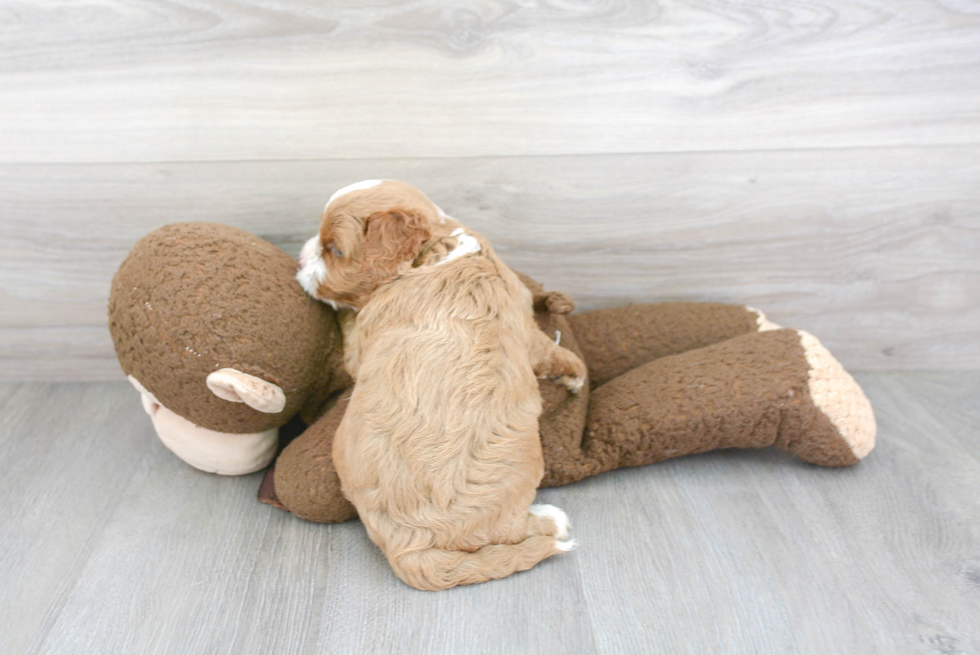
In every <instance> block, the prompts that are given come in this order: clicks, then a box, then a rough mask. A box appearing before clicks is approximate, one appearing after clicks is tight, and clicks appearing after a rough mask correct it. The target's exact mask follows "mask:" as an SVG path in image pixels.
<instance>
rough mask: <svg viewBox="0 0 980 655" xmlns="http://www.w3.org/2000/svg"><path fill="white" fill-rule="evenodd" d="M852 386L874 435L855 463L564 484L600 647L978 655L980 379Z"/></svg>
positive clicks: (676, 465) (748, 461)
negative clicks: (873, 417)
mask: <svg viewBox="0 0 980 655" xmlns="http://www.w3.org/2000/svg"><path fill="white" fill-rule="evenodd" d="M858 379H859V381H860V382H861V383H862V384H863V385H864V387H865V389H866V391H867V393H868V396H869V397H870V399H871V401H872V403H873V404H874V405H875V408H876V413H877V415H878V418H879V426H880V432H879V434H880V436H879V445H878V447H877V449H876V450H875V451H874V452H873V453H872V454H871V455H870V456H869V457H868V459H867V460H866V461H864V462H862V463H861V464H860V465H858V466H856V467H853V468H849V469H844V470H831V469H820V468H817V467H812V466H809V465H804V464H802V463H798V462H796V461H794V460H792V459H791V458H789V457H788V456H784V455H783V454H781V453H778V452H772V451H756V452H744V451H743V452H734V451H733V452H718V453H712V454H708V455H704V456H698V457H693V458H685V459H681V460H676V461H672V462H669V463H666V464H664V465H660V466H658V467H651V468H647V469H634V470H630V471H618V472H615V473H613V474H611V475H607V476H601V477H599V478H596V479H592V480H589V481H586V482H584V483H582V484H580V485H578V486H577V487H576V488H575V490H574V491H575V493H574V494H570V495H569V501H568V502H567V503H566V504H567V505H568V507H567V508H566V509H567V510H568V511H569V514H570V516H573V517H575V516H586V517H589V520H587V521H582V520H581V519H580V520H579V521H578V523H577V525H576V536H577V537H578V538H580V539H581V542H582V548H581V549H580V550H579V552H578V553H577V557H578V564H579V570H580V574H581V579H582V584H583V586H584V588H585V592H586V598H587V601H588V607H589V610H590V616H591V619H592V622H593V624H594V625H601V626H604V627H605V628H606V629H601V630H597V631H596V633H597V642H598V645H599V650H600V652H610V653H613V652H669V653H702V652H726V653H760V652H762V653H784V652H785V653H925V652H963V653H974V652H978V651H980V627H978V626H980V623H978V622H977V620H976V619H977V617H978V616H980V596H978V594H977V589H976V578H977V570H978V566H980V558H978V555H980V550H978V544H980V491H978V488H977V485H976V480H977V479H978V476H980V457H978V454H977V453H978V451H977V445H978V444H980V440H978V434H977V428H976V426H977V425H978V423H980V404H978V402H977V397H978V393H977V392H978V390H980V377H978V375H977V374H976V373H970V374H965V373H963V374H946V375H941V374H924V373H915V374H885V373H879V374H862V375H859V376H858ZM951 408H952V411H950V409H951ZM569 492H571V489H569ZM627 526H629V527H627ZM623 599H629V601H628V602H623ZM612 626H615V629H609V628H610V627H612Z"/></svg>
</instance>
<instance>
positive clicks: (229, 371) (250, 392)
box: [207, 368, 286, 414]
mask: <svg viewBox="0 0 980 655" xmlns="http://www.w3.org/2000/svg"><path fill="white" fill-rule="evenodd" d="M207 384H208V389H210V390H211V393H213V394H214V395H216V396H217V397H218V398H223V399H224V400H227V401H230V402H233V403H245V404H246V405H248V406H249V407H251V408H252V409H255V410H258V411H260V412H264V413H266V414H278V413H279V412H281V411H282V410H283V408H284V407H285V406H286V394H284V393H283V391H282V388H281V387H280V386H279V385H276V384H273V383H271V382H266V381H265V380H263V379H262V378H259V377H256V376H254V375H249V374H248V373H242V372H241V371H239V370H236V369H233V368H223V369H221V370H219V371H215V372H214V373H211V374H210V375H208V379H207Z"/></svg>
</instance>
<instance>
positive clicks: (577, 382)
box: [554, 375, 585, 393]
mask: <svg viewBox="0 0 980 655" xmlns="http://www.w3.org/2000/svg"><path fill="white" fill-rule="evenodd" d="M554 381H555V382H557V383H558V384H560V385H561V386H563V387H565V388H566V389H568V391H569V392H571V393H578V392H579V391H581V390H582V387H583V386H585V378H584V377H572V376H570V375H560V376H558V377H557V378H554Z"/></svg>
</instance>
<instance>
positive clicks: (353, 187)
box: [324, 180, 384, 210]
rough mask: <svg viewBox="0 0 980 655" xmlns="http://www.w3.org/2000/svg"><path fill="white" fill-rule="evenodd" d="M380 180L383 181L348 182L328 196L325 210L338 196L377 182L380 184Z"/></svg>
mask: <svg viewBox="0 0 980 655" xmlns="http://www.w3.org/2000/svg"><path fill="white" fill-rule="evenodd" d="M382 182H384V180H364V181H363V182H355V183H354V184H348V185H347V186H345V187H344V188H343V189H340V190H339V191H337V192H335V193H334V194H333V195H332V196H330V200H328V201H327V204H326V206H325V207H324V210H326V208H327V207H329V206H330V203H332V202H333V201H334V200H336V199H337V198H339V197H340V196H343V195H347V194H348V193H351V192H352V191H363V190H364V189H372V188H374V187H376V186H378V185H379V184H381V183H382Z"/></svg>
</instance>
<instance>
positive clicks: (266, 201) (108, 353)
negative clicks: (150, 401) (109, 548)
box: [0, 147, 980, 380]
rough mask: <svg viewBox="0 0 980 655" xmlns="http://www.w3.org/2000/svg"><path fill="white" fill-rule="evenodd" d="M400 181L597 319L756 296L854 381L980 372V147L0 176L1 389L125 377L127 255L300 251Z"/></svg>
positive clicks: (94, 169) (36, 170)
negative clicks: (368, 188) (614, 308)
mask: <svg viewBox="0 0 980 655" xmlns="http://www.w3.org/2000/svg"><path fill="white" fill-rule="evenodd" d="M371 177H393V178H400V179H405V180H408V181H410V182H413V183H415V184H417V185H418V186H420V187H421V188H423V189H425V190H426V191H427V192H428V193H429V194H430V196H431V197H432V198H433V199H435V201H436V202H438V203H439V204H440V205H442V206H443V207H444V208H445V209H446V210H447V211H450V212H451V213H452V214H453V215H455V216H457V217H458V218H459V219H460V220H462V221H464V222H465V223H467V224H468V225H470V226H471V227H472V228H474V229H476V230H479V231H481V232H483V233H484V234H485V235H486V236H487V237H488V238H489V239H490V240H491V242H493V243H494V244H495V246H496V247H497V249H498V251H499V252H500V253H501V254H502V255H503V256H504V258H505V259H506V261H508V262H509V263H510V264H511V265H512V266H514V267H515V268H518V269H520V270H524V271H526V272H527V273H529V274H532V275H534V276H536V277H538V278H539V279H540V280H541V281H543V282H545V283H546V284H547V285H549V286H550V287H552V288H556V289H562V290H565V291H567V292H569V293H571V294H572V295H573V296H574V297H575V298H576V299H577V301H578V303H579V307H580V308H582V309H588V308H593V307H599V306H610V305H617V304H624V303H627V302H651V301H657V300H678V299H686V300H714V301H725V302H735V303H748V304H751V305H754V306H756V307H760V308H762V309H764V310H765V311H766V312H767V313H768V314H769V315H770V316H771V318H772V319H773V320H775V321H777V322H779V323H782V324H784V325H790V326H796V327H801V328H804V329H807V330H809V331H811V332H813V333H814V334H816V335H817V336H818V337H820V338H821V339H823V340H824V341H825V343H827V345H828V346H829V347H830V348H831V350H832V351H833V352H835V353H836V354H837V355H838V356H839V357H840V358H841V360H842V361H843V362H844V363H845V365H847V366H849V367H852V368H859V369H909V368H912V369H914V368H920V369H921V368H977V367H980V327H978V326H980V258H978V257H977V253H980V213H978V212H980V210H978V207H980V186H978V185H977V184H976V180H977V179H980V148H976V147H938V148H897V149H854V150H837V151H823V150H812V151H798V152H751V153H748V152H734V153H687V154H660V155H607V156H585V157H528V158H523V157H515V158H466V159H408V160H357V161H334V160H331V161H319V162H256V163H187V164H138V165H137V164H115V165H109V164H106V165H32V166H20V165H17V166H14V165H0V216H2V217H3V218H2V219H0V302H2V304H3V307H4V311H3V313H2V314H0V378H5V379H13V380H17V379H49V380H50V379H119V377H120V372H119V368H118V366H117V364H116V363H115V358H114V354H113V351H112V345H111V342H110V339H109V335H108V330H107V328H106V326H105V323H106V319H105V307H106V300H107V296H108V291H109V281H110V279H111V276H112V274H113V272H114V271H115V269H116V267H117V266H118V264H119V263H120V262H121V261H122V260H123V258H124V257H125V255H126V253H127V252H128V250H129V248H130V247H131V246H132V244H133V243H135V241H136V240H137V239H139V238H140V237H141V236H143V235H144V234H145V233H147V232H149V231H150V230H152V229H154V228H156V227H158V226H160V225H163V224H165V223H168V222H174V221H181V220H212V221H217V222H223V223H229V224H233V225H237V226H239V227H242V228H244V229H247V230H249V231H252V232H254V233H256V234H259V235H260V236H263V237H265V238H267V239H269V240H271V241H272V242H274V243H276V244H277V245H279V246H281V247H283V248H284V249H286V250H287V251H288V252H289V253H290V254H294V255H295V254H296V253H297V252H298V250H299V247H300V245H301V243H302V242H303V241H305V239H306V238H307V237H308V236H309V235H310V234H312V233H313V232H314V230H315V229H316V224H317V220H318V215H319V212H320V209H321V208H322V205H323V202H324V200H325V199H326V198H327V197H328V196H329V194H330V193H331V192H332V191H333V190H335V189H337V188H339V187H340V186H343V185H345V184H348V183H350V182H352V181H357V180H360V179H365V178H371Z"/></svg>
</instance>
